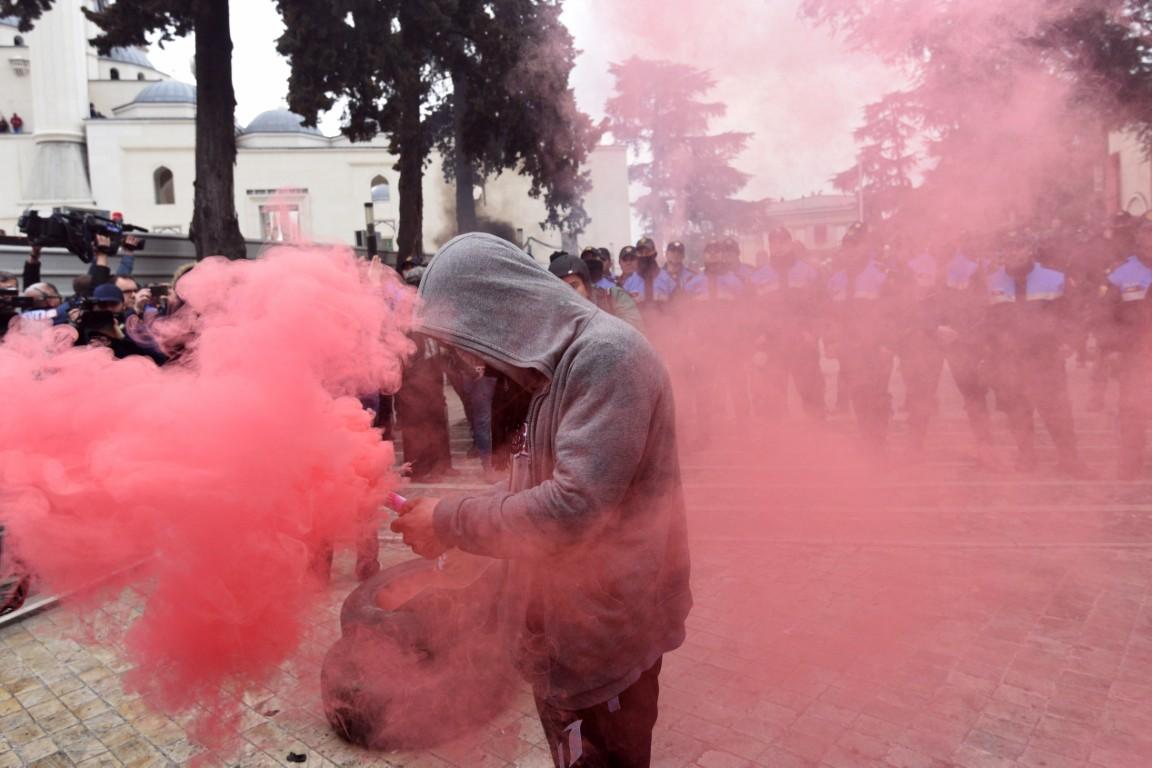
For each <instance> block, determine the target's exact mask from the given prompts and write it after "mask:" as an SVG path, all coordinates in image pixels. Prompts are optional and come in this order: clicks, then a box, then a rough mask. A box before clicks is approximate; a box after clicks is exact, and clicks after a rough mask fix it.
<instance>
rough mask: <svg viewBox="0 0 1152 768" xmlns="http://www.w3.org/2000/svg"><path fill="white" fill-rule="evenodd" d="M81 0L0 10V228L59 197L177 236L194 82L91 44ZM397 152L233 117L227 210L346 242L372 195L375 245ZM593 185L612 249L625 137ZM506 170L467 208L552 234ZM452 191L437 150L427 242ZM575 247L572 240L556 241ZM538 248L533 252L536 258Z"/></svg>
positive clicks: (435, 234) (523, 184)
mask: <svg viewBox="0 0 1152 768" xmlns="http://www.w3.org/2000/svg"><path fill="white" fill-rule="evenodd" d="M85 5H87V6H88V7H93V8H94V7H95V5H96V3H95V2H85V0H57V2H56V5H55V7H54V8H53V10H51V11H49V12H48V13H46V14H45V15H44V17H43V18H42V19H41V20H40V22H39V23H38V24H37V27H36V29H35V30H33V31H32V32H29V33H26V34H25V33H21V32H20V31H19V30H18V29H17V28H16V24H15V20H14V19H4V18H0V114H4V115H5V116H6V117H9V118H10V117H11V115H12V114H13V113H19V114H20V116H21V117H22V118H23V120H24V130H23V133H22V134H12V133H7V134H0V169H4V171H5V172H4V173H3V174H2V178H3V179H4V183H3V184H0V230H6V231H7V232H8V234H10V235H11V234H15V233H16V221H17V219H18V218H19V216H20V214H21V213H22V212H23V211H24V210H25V209H26V208H30V207H33V208H40V209H50V208H52V207H54V206H59V205H68V206H77V207H91V208H96V209H100V210H106V211H121V212H123V213H124V216H125V218H126V219H127V220H128V221H131V222H132V223H134V224H138V225H140V226H143V227H146V228H148V229H150V230H153V231H156V232H162V233H169V234H173V235H186V234H187V232H188V227H189V224H190V222H191V220H192V203H193V180H194V170H195V134H196V131H195V118H196V89H195V87H194V86H192V85H189V84H186V83H181V82H177V81H174V80H171V79H170V78H169V77H168V76H167V75H165V74H164V73H162V72H159V71H157V70H156V69H155V68H154V67H153V66H152V64H151V62H150V61H149V60H148V57H147V55H146V53H145V52H143V51H141V50H137V49H116V50H114V51H112V52H111V54H110V55H109V56H99V55H97V54H96V52H95V50H94V49H92V48H91V47H90V46H89V45H88V44H87V42H86V41H87V39H88V38H91V37H93V36H94V35H95V34H96V33H97V30H96V29H95V27H93V26H91V25H90V23H89V22H88V21H87V20H86V19H85V18H84V16H83V15H82V14H81V8H82V7H84V6H85ZM395 163H396V158H395V157H394V156H392V155H391V154H390V153H389V152H388V150H387V142H386V141H385V140H384V139H382V138H377V139H376V140H374V141H371V142H365V143H352V142H350V141H349V140H347V139H346V138H344V137H342V136H340V137H327V136H324V135H322V134H321V133H320V132H319V131H318V130H316V129H315V128H306V127H304V126H303V125H301V118H300V117H299V116H297V115H293V114H292V113H290V112H288V111H287V110H271V111H268V112H265V113H263V114H261V115H259V116H257V117H256V118H255V119H254V120H252V121H251V122H250V123H249V124H248V125H246V126H238V127H237V161H236V171H235V179H236V211H237V213H238V215H239V219H240V230H241V232H242V233H243V235H244V236H245V238H246V239H249V240H270V241H277V240H284V239H289V238H294V237H296V236H299V237H301V238H303V239H306V240H313V241H317V242H328V243H342V244H347V245H355V244H356V243H357V240H358V238H359V237H360V236H361V235H362V232H363V230H364V228H365V204H367V203H370V204H371V210H372V212H373V218H374V219H375V227H376V231H377V236H378V238H379V240H380V246H381V249H382V250H389V249H390V248H391V244H392V242H393V240H394V238H395V234H396V227H397V217H398V214H399V204H398V200H397V195H396V184H397V181H398V174H397V172H396V171H395V170H393V166H394V165H395ZM588 171H589V173H590V174H591V178H592V183H593V187H592V190H591V192H590V193H589V194H588V196H587V198H586V199H585V208H586V209H587V211H588V213H589V215H590V216H591V223H590V224H589V226H588V228H587V230H586V231H585V232H584V233H583V234H582V235H581V236H580V242H581V243H585V244H593V245H603V246H605V247H608V248H610V249H612V250H613V251H615V250H617V249H619V248H620V247H621V246H623V245H624V244H626V243H628V242H629V241H630V240H631V220H630V209H629V199H628V166H627V154H626V150H625V149H624V147H617V146H601V147H598V148H597V149H596V150H595V151H594V152H593V153H592V155H591V156H590V157H589V161H588ZM529 187H530V183H529V181H528V179H526V178H524V177H521V176H518V175H516V174H512V173H504V174H502V175H500V176H499V177H495V178H491V179H488V180H486V182H485V183H484V184H483V185H482V186H481V187H478V188H477V191H476V196H477V201H478V205H477V214H478V215H479V216H480V217H482V218H488V219H493V220H498V221H502V222H506V223H508V224H510V225H511V226H512V227H513V228H514V229H515V230H516V231H517V232H518V234H519V236H520V239H521V242H527V241H529V240H530V239H531V240H533V241H535V242H537V243H540V244H555V245H556V246H559V245H560V244H561V237H560V234H559V233H558V232H555V231H550V230H544V229H542V228H541V226H540V223H541V222H543V221H544V220H545V218H546V212H545V209H544V206H543V203H542V202H540V201H539V200H533V199H532V198H531V197H530V196H529V195H528V189H529ZM453 206H454V191H453V189H452V187H450V186H449V185H448V184H447V183H446V182H445V181H444V174H443V172H442V166H441V163H440V159H439V157H436V156H434V157H433V159H432V162H431V164H430V165H429V166H428V168H427V169H426V171H425V175H424V247H425V249H426V250H428V251H432V250H434V249H435V248H436V247H438V246H439V245H440V244H442V243H443V242H445V241H446V240H448V239H450V238H451V237H452V236H453V235H454V234H455V213H454V209H453ZM567 245H568V246H569V247H573V245H572V244H571V243H567ZM545 250H546V249H545V248H539V249H537V255H538V256H541V257H542V258H546V254H545V253H544V251H545Z"/></svg>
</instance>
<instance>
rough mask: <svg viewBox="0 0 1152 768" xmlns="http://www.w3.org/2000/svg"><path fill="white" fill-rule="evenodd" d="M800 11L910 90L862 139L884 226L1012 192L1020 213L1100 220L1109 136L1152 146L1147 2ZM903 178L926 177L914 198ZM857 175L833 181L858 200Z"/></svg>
mask: <svg viewBox="0 0 1152 768" xmlns="http://www.w3.org/2000/svg"><path fill="white" fill-rule="evenodd" d="M803 7H804V11H805V12H806V13H807V14H808V15H809V16H810V17H812V18H814V19H815V20H817V21H818V22H820V23H824V24H827V25H829V26H830V27H832V28H834V29H835V30H837V31H838V32H840V33H841V34H843V35H844V36H845V37H846V39H847V40H848V41H849V42H850V43H851V44H853V45H854V46H856V47H857V48H860V49H862V50H866V51H869V52H871V53H873V54H876V55H878V56H879V57H880V58H882V59H883V60H885V61H887V62H889V63H890V64H893V65H894V66H899V67H900V68H901V69H902V71H903V72H904V73H905V75H906V76H907V77H908V80H909V83H910V85H909V86H908V87H907V88H905V89H903V90H901V91H898V92H894V93H890V94H888V95H887V96H885V97H884V98H883V99H882V100H881V101H879V102H877V103H876V104H873V105H871V106H870V107H868V109H867V110H866V114H865V119H864V124H863V126H862V127H861V128H860V130H858V131H857V133H856V138H857V142H858V144H859V145H860V147H861V159H862V162H863V165H864V169H865V177H866V182H865V195H866V199H867V200H869V202H870V203H871V205H870V206H866V207H869V208H871V209H872V210H873V211H874V212H877V213H879V215H881V216H883V217H889V216H894V215H897V214H899V213H900V212H904V213H908V214H910V215H921V214H923V212H924V211H926V210H930V209H932V208H933V206H935V208H936V209H937V210H939V209H941V208H943V207H945V205H946V203H947V200H948V199H949V198H950V199H952V200H961V199H964V198H969V199H975V198H984V199H989V200H991V199H998V200H1000V201H1003V200H1005V199H1007V198H1008V197H1009V195H1010V194H1011V195H1014V196H1015V199H1014V200H1013V203H1012V204H1013V206H1014V207H1015V208H1016V209H1017V210H1016V211H1015V212H1016V213H1017V214H1021V215H1044V216H1057V215H1059V216H1073V217H1081V216H1084V215H1096V213H1093V212H1094V211H1096V210H1097V209H1098V208H1099V207H1100V202H1101V200H1100V199H1099V192H1098V190H1097V189H1096V182H1094V180H1093V173H1094V170H1093V168H1094V164H1096V163H1099V162H1100V159H1101V158H1102V157H1103V153H1104V152H1105V151H1106V149H1103V148H1102V147H1101V141H1102V139H1101V137H1102V136H1104V134H1105V132H1106V131H1107V130H1108V129H1109V128H1120V127H1134V128H1136V129H1137V130H1139V131H1140V132H1142V133H1143V134H1144V137H1145V138H1146V139H1150V138H1152V131H1150V129H1149V126H1150V125H1152V3H1150V2H1132V1H1131V0H1020V2H1017V3H1013V4H1002V3H992V2H982V3H974V2H966V1H964V0H942V1H941V2H933V3H925V2H920V0H805V2H804V6H803ZM909 169H914V170H917V171H919V172H921V173H922V183H921V184H920V185H919V186H917V187H915V188H913V186H912V185H911V184H909V183H908V182H909V178H908V175H907V171H908V170H909ZM856 173H857V171H856V169H850V170H848V171H845V172H843V173H841V174H839V175H837V176H836V177H835V181H836V183H837V185H838V186H839V187H840V188H842V189H854V188H855V178H854V176H855V174H856ZM1002 207H1003V206H1002ZM969 208H970V210H969V211H967V212H966V213H968V214H971V213H973V212H974V209H973V208H972V207H971V206H969Z"/></svg>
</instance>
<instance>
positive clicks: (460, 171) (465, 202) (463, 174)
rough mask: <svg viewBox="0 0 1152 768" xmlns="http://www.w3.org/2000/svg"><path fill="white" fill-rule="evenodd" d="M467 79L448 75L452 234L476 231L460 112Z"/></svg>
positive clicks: (470, 172) (470, 170)
mask: <svg viewBox="0 0 1152 768" xmlns="http://www.w3.org/2000/svg"><path fill="white" fill-rule="evenodd" d="M468 88H469V85H468V78H467V77H464V76H462V74H461V73H458V72H455V71H454V72H453V73H452V103H453V110H452V139H453V152H452V159H453V160H452V161H453V168H452V172H453V175H454V176H455V178H456V233H457V234H461V235H462V234H464V233H465V232H475V231H476V198H475V196H474V192H473V190H475V188H476V171H475V169H474V167H473V165H472V158H471V157H469V156H468V154H467V152H465V146H464V145H465V141H464V112H465V110H466V109H467V106H466V105H467V104H468V98H469V93H468Z"/></svg>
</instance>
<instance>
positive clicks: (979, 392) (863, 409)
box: [582, 217, 1152, 480]
mask: <svg viewBox="0 0 1152 768" xmlns="http://www.w3.org/2000/svg"><path fill="white" fill-rule="evenodd" d="M1112 231H1113V235H1114V237H1113V240H1112V244H1111V245H1110V246H1109V247H1110V248H1111V249H1112V250H1113V251H1114V255H1115V256H1117V257H1119V263H1118V264H1117V263H1113V264H1112V265H1111V266H1109V267H1108V268H1106V269H1102V270H1100V271H1099V273H1097V275H1096V276H1095V277H1096V279H1095V280H1094V279H1093V276H1092V274H1091V270H1087V272H1085V271H1084V270H1081V272H1082V273H1083V274H1085V275H1086V276H1087V279H1086V282H1088V283H1089V284H1088V285H1087V286H1085V285H1079V284H1078V282H1076V281H1073V280H1070V279H1069V277H1068V276H1067V273H1068V272H1069V271H1073V270H1072V269H1070V268H1063V267H1064V265H1063V264H1060V263H1058V262H1059V259H1055V258H1054V257H1053V254H1052V253H1051V252H1050V251H1051V249H1049V248H1048V247H1047V244H1046V243H1045V241H1043V240H1041V239H1039V238H1036V237H1034V236H1031V235H1030V234H1028V233H1026V232H1009V233H1006V234H1004V235H1001V236H1000V237H999V238H997V240H996V241H995V242H993V243H991V244H990V245H989V246H986V247H984V248H980V247H978V246H977V245H975V242H974V240H973V239H971V238H963V239H961V241H960V242H958V243H954V244H952V245H951V246H950V247H948V248H946V249H936V250H935V251H913V250H907V251H905V252H897V249H893V248H889V249H886V250H883V251H882V249H881V247H880V245H881V244H880V243H879V242H878V238H876V237H874V236H872V235H870V233H869V231H868V229H867V228H866V227H865V226H864V225H862V224H856V225H854V226H853V227H852V228H851V229H850V230H849V232H848V233H847V234H846V235H845V237H844V239H843V242H842V244H841V248H840V250H839V252H838V254H837V255H836V257H834V259H833V260H832V261H831V262H830V263H827V264H818V263H815V262H814V261H813V260H811V259H809V258H808V257H807V254H806V252H805V250H804V248H803V246H802V245H801V244H800V243H797V242H795V241H794V240H793V239H792V237H791V235H790V234H789V232H788V231H787V230H786V229H777V230H774V231H773V232H772V233H771V234H770V237H769V251H768V252H767V253H766V254H760V256H759V264H758V265H757V266H756V267H752V266H750V265H747V264H745V263H743V262H742V261H741V260H740V251H739V246H738V245H737V243H736V242H735V241H734V240H730V239H729V240H723V241H716V242H710V243H708V244H707V245H706V246H705V248H704V253H703V269H702V270H699V271H697V270H695V269H692V268H691V267H689V266H687V265H686V264H685V255H686V254H685V248H684V245H683V244H682V243H680V242H672V243H670V244H669V245H668V247H667V249H666V251H665V263H664V265H663V266H661V265H660V264H659V263H658V261H657V249H656V244H655V243H654V242H653V241H652V240H651V239H650V238H644V239H642V240H640V241H639V242H638V243H637V244H636V246H635V247H634V248H633V247H631V246H629V247H626V248H624V249H623V250H621V252H620V254H619V259H620V268H621V273H622V274H621V276H620V277H618V278H616V279H615V282H614V281H613V279H612V278H611V277H610V276H609V273H608V270H607V266H610V258H607V257H608V254H607V252H606V251H605V250H603V249H586V250H585V252H584V253H583V254H582V258H584V259H586V260H597V259H599V260H600V261H601V263H606V268H605V270H604V272H605V276H604V277H603V278H602V279H601V281H600V285H601V287H608V286H612V285H618V286H619V287H620V288H622V289H623V290H624V291H626V292H627V293H628V294H629V295H631V297H632V298H633V299H634V300H635V302H636V303H637V304H638V305H639V307H640V310H641V313H642V315H643V317H644V328H645V330H646V332H647V333H648V335H649V336H650V338H651V339H652V341H653V343H654V344H655V345H656V346H657V347H658V348H660V349H662V350H663V351H664V352H665V355H666V357H667V358H668V361H669V367H670V369H671V370H672V372H673V375H674V378H676V379H677V380H678V381H692V382H694V384H695V393H694V395H695V396H694V397H693V398H692V399H693V400H694V401H695V411H696V416H695V418H694V419H693V422H694V423H693V426H694V427H695V428H696V430H697V432H696V439H698V440H703V441H707V440H708V439H709V438H710V436H711V435H710V434H709V428H710V426H711V425H712V424H713V423H714V422H716V421H717V418H716V417H717V416H720V415H722V414H725V413H727V414H730V415H731V417H732V418H734V419H735V420H736V421H737V422H738V423H740V422H743V421H745V420H746V419H747V418H748V417H749V416H750V415H751V414H752V413H753V410H754V408H753V403H755V404H756V408H755V410H756V412H757V414H756V415H758V416H761V417H765V418H767V419H769V420H772V421H775V420H779V419H780V418H781V416H782V415H783V413H784V411H785V409H786V403H787V392H788V383H789V380H791V382H792V383H793V384H794V386H795V388H796V390H797V392H798V394H799V396H800V400H801V402H802V404H803V408H804V411H805V413H806V414H807V416H808V417H809V418H810V419H812V420H813V421H819V420H822V419H823V418H824V416H825V393H824V384H825V377H824V374H823V372H822V370H821V366H820V360H821V343H822V344H823V353H824V355H825V356H826V357H828V358H833V359H836V360H837V361H838V363H839V383H838V388H837V391H838V400H839V405H841V406H847V405H850V406H851V408H852V411H853V412H854V414H855V417H856V422H857V425H858V428H859V432H860V434H861V436H862V438H863V439H864V440H865V441H866V442H867V443H868V444H869V445H871V446H872V447H874V448H881V447H882V446H883V444H884V442H885V439H886V436H887V432H888V425H889V421H890V418H891V414H892V403H891V397H890V394H889V382H890V380H891V376H892V372H893V368H894V363H895V360H896V359H899V361H900V366H899V369H900V372H901V376H902V378H903V380H904V384H905V407H906V410H907V419H908V427H909V433H910V439H911V446H910V447H911V455H912V456H913V457H917V456H919V455H922V452H923V448H924V442H925V438H926V435H927V431H928V427H929V423H930V421H931V417H932V415H933V413H934V412H935V410H936V392H937V389H938V386H939V382H940V378H941V374H942V372H943V369H944V363H945V362H947V363H948V369H949V370H950V371H951V374H952V377H953V379H954V381H955V383H956V387H957V389H958V390H959V392H960V394H961V396H962V397H963V401H964V406H965V410H966V413H967V417H968V421H969V424H970V426H971V430H972V433H973V436H974V438H975V441H976V443H977V445H978V450H977V457H978V459H979V460H980V461H982V462H988V463H991V464H994V463H995V462H994V460H993V459H992V458H991V450H990V449H991V445H992V443H993V435H992V419H991V412H990V408H989V395H993V396H994V398H995V404H996V406H997V408H998V409H999V410H1001V411H1003V412H1004V414H1005V416H1006V421H1007V425H1008V428H1009V431H1010V432H1011V435H1012V437H1013V439H1014V441H1015V444H1016V447H1017V450H1018V453H1017V468H1018V469H1020V470H1022V471H1029V470H1033V469H1035V468H1036V464H1037V459H1036V449H1035V427H1034V416H1035V414H1039V416H1040V418H1041V419H1042V420H1043V422H1044V425H1045V427H1046V428H1047V430H1048V433H1049V435H1050V436H1051V439H1052V442H1053V443H1054V445H1055V447H1056V451H1057V456H1058V462H1059V466H1058V469H1059V471H1060V472H1061V473H1064V474H1067V475H1071V476H1077V477H1083V476H1086V475H1088V472H1087V470H1086V469H1085V467H1084V464H1083V462H1082V460H1081V458H1080V454H1079V451H1078V448H1077V440H1076V432H1075V429H1074V425H1073V417H1072V406H1071V401H1070V399H1069V394H1068V378H1067V373H1066V360H1067V357H1068V356H1069V354H1070V352H1071V351H1072V350H1073V349H1074V348H1075V346H1076V343H1077V339H1078V338H1079V337H1083V336H1084V335H1086V333H1091V334H1092V335H1093V336H1094V337H1095V339H1096V342H1097V348H1098V350H1099V352H1100V358H1099V362H1098V365H1099V366H1101V369H1102V370H1103V369H1104V366H1107V368H1108V369H1109V370H1113V371H1115V375H1116V378H1117V379H1118V381H1119V387H1120V413H1119V437H1120V450H1119V462H1118V465H1119V466H1118V470H1119V476H1120V477H1121V479H1127V480H1130V479H1135V478H1137V477H1138V476H1140V474H1141V473H1142V472H1143V467H1144V448H1145V440H1146V437H1145V433H1146V425H1147V421H1148V416H1149V410H1150V405H1149V399H1150V395H1152V298H1150V297H1149V288H1150V287H1152V221H1149V220H1147V219H1143V218H1141V219H1136V218H1134V217H1121V218H1119V219H1117V221H1116V222H1113V227H1112ZM979 251H984V252H979ZM1093 282H1094V283H1095V286H1093V285H1092V283H1093ZM1096 286H1098V292H1097V293H1095V295H1094V296H1093V297H1092V299H1091V300H1090V301H1076V299H1077V297H1078V296H1083V295H1084V294H1085V288H1088V289H1090V290H1093V291H1095V290H1096ZM686 329H691V330H690V332H686Z"/></svg>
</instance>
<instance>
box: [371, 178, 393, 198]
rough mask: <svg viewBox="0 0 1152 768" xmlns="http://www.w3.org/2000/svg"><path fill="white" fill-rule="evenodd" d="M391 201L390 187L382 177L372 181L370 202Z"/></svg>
mask: <svg viewBox="0 0 1152 768" xmlns="http://www.w3.org/2000/svg"><path fill="white" fill-rule="evenodd" d="M391 199H392V185H390V184H389V183H388V179H386V178H384V177H383V176H377V177H376V178H374V179H372V202H374V203H386V202H388V201H389V200H391Z"/></svg>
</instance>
